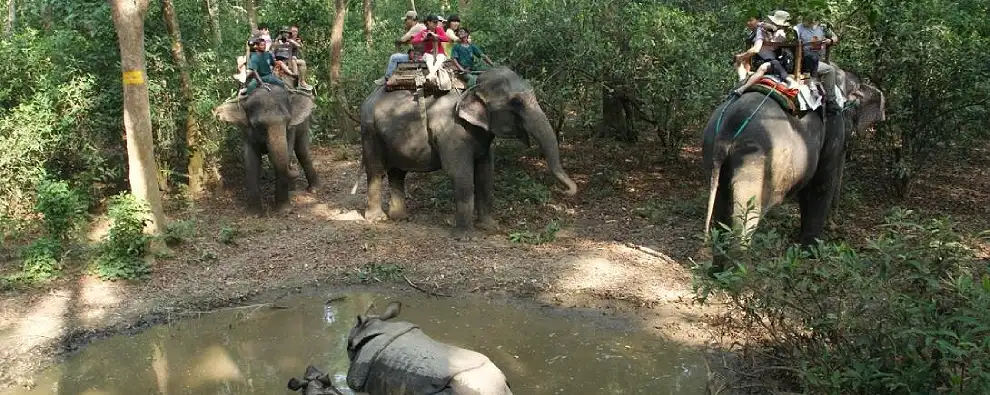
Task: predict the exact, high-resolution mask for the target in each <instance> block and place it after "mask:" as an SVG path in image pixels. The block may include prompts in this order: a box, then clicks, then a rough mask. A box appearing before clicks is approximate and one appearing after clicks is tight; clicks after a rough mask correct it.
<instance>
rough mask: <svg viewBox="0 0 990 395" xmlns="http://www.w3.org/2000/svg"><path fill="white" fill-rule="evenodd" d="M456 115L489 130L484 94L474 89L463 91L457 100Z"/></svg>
mask: <svg viewBox="0 0 990 395" xmlns="http://www.w3.org/2000/svg"><path fill="white" fill-rule="evenodd" d="M457 116H459V117H461V119H463V120H465V121H467V122H468V123H470V124H472V125H474V126H477V127H479V128H482V129H484V130H489V125H488V106H487V104H486V103H485V98H484V96H483V95H482V94H481V92H478V91H477V90H476V89H475V90H471V91H467V92H465V94H464V96H462V97H461V100H460V101H459V102H457Z"/></svg>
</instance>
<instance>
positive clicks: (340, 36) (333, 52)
mask: <svg viewBox="0 0 990 395" xmlns="http://www.w3.org/2000/svg"><path fill="white" fill-rule="evenodd" d="M333 9H334V16H333V31H332V32H330V85H331V86H336V85H337V84H339V83H340V55H341V52H343V50H344V22H345V21H346V20H347V0H334V1H333Z"/></svg>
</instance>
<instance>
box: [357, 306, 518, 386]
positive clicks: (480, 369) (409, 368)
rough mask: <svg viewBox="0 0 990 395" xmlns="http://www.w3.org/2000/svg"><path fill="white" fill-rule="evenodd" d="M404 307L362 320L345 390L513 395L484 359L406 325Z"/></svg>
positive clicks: (494, 367)
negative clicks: (403, 317)
mask: <svg viewBox="0 0 990 395" xmlns="http://www.w3.org/2000/svg"><path fill="white" fill-rule="evenodd" d="M401 308H402V304H401V303H399V302H392V303H389V305H388V307H387V308H386V310H385V313H384V314H382V315H359V316H358V317H357V322H356V323H355V325H354V327H353V328H351V331H350V333H349V334H348V336H347V358H348V359H349V360H350V362H351V364H350V367H349V368H348V370H347V386H348V387H350V388H351V389H353V390H355V391H360V392H362V393H366V394H368V395H419V394H448V395H512V390H511V389H510V387H509V383H508V381H507V380H506V378H505V374H504V373H503V372H502V370H501V369H499V368H498V366H495V364H494V363H492V361H491V360H490V359H488V357H486V356H485V355H484V354H481V353H478V352H476V351H471V350H468V349H464V348H460V347H455V346H451V345H449V344H444V343H441V342H438V341H436V340H434V339H432V338H430V337H429V336H428V335H426V334H425V333H423V330H422V329H420V328H419V327H418V326H416V325H414V324H412V323H409V322H406V321H393V319H394V318H395V317H396V316H398V315H399V311H400V310H401Z"/></svg>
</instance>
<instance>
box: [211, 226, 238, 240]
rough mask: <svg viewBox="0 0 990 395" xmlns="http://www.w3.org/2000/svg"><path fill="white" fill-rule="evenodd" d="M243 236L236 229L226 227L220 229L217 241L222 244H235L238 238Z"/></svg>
mask: <svg viewBox="0 0 990 395" xmlns="http://www.w3.org/2000/svg"><path fill="white" fill-rule="evenodd" d="M240 235H241V231H240V230H239V229H237V228H235V227H230V226H224V227H223V228H220V232H219V233H217V241H219V242H220V243H221V244H235V243H236V241H237V237H239V236H240Z"/></svg>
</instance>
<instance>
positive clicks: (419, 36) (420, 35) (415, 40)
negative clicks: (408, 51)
mask: <svg viewBox="0 0 990 395" xmlns="http://www.w3.org/2000/svg"><path fill="white" fill-rule="evenodd" d="M429 32H430V31H429V30H422V31H420V32H419V33H416V34H415V35H414V36H412V39H410V40H409V42H410V43H413V44H419V43H421V42H423V40H424V39H426V34H427V33H429Z"/></svg>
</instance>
